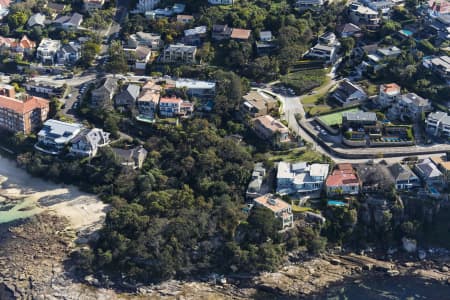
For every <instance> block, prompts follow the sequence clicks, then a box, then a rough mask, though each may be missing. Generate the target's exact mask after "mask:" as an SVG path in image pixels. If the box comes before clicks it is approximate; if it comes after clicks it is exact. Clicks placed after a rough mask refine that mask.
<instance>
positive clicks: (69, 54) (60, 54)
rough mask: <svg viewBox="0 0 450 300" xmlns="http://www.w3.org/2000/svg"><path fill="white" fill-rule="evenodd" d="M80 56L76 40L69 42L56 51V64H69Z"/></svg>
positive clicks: (79, 48)
mask: <svg viewBox="0 0 450 300" xmlns="http://www.w3.org/2000/svg"><path fill="white" fill-rule="evenodd" d="M80 57H81V45H80V44H78V43H76V42H69V43H68V44H64V45H62V46H61V47H60V48H59V50H58V51H57V52H56V59H57V62H58V64H61V65H70V64H74V63H76V62H77V61H78V60H79V59H80Z"/></svg>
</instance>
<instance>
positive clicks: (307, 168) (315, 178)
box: [277, 161, 329, 196]
mask: <svg viewBox="0 0 450 300" xmlns="http://www.w3.org/2000/svg"><path fill="white" fill-rule="evenodd" d="M328 169H329V165H328V164H309V163H306V162H298V163H294V164H291V163H288V162H283V161H282V162H279V163H278V170H277V193H278V194H280V195H289V194H296V193H297V194H300V195H302V196H307V195H308V196H319V195H320V191H321V190H322V188H323V184H324V181H325V179H326V177H327V175H328Z"/></svg>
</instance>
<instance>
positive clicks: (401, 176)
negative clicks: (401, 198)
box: [388, 163, 420, 190]
mask: <svg viewBox="0 0 450 300" xmlns="http://www.w3.org/2000/svg"><path fill="white" fill-rule="evenodd" d="M388 169H389V171H390V172H391V175H392V178H394V181H395V188H396V189H397V190H406V189H411V188H413V187H418V186H420V179H419V177H417V175H416V174H414V172H413V171H411V169H410V168H409V167H408V165H401V164H399V163H396V164H393V165H391V166H389V167H388Z"/></svg>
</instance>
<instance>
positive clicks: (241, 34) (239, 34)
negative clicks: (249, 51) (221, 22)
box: [231, 28, 251, 40]
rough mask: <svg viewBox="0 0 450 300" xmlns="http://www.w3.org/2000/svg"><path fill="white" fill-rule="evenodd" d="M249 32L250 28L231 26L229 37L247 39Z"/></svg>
mask: <svg viewBox="0 0 450 300" xmlns="http://www.w3.org/2000/svg"><path fill="white" fill-rule="evenodd" d="M250 33H251V30H247V29H240V28H233V31H232V32H231V38H232V39H239V40H248V39H249V38H250Z"/></svg>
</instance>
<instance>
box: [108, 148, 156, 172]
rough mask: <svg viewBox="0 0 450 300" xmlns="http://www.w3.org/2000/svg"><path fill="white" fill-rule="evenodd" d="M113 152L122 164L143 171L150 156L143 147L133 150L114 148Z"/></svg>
mask: <svg viewBox="0 0 450 300" xmlns="http://www.w3.org/2000/svg"><path fill="white" fill-rule="evenodd" d="M112 150H113V152H114V154H115V156H116V159H117V160H118V161H119V162H120V164H121V165H122V166H123V167H126V168H131V169H141V168H142V166H143V164H144V161H145V159H146V158H147V154H148V151H147V150H145V148H144V147H142V146H137V147H135V148H131V149H120V148H112Z"/></svg>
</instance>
